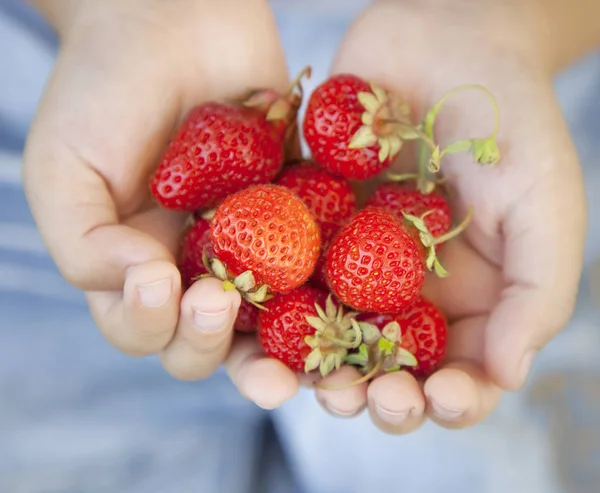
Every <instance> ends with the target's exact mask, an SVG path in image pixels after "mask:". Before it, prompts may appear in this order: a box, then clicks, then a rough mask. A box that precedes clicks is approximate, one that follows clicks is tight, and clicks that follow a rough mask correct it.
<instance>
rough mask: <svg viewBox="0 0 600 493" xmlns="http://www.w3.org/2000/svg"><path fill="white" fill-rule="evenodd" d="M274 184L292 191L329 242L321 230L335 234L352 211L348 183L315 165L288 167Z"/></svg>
mask: <svg viewBox="0 0 600 493" xmlns="http://www.w3.org/2000/svg"><path fill="white" fill-rule="evenodd" d="M276 183H277V184H278V185H281V186H284V187H286V188H289V189H290V190H293V191H294V192H296V194H297V195H298V196H299V197H300V198H301V199H302V200H303V201H304V203H305V204H306V205H307V206H308V208H309V209H310V211H311V212H312V213H313V214H314V216H315V218H316V219H317V222H318V223H319V226H321V228H322V233H323V238H324V239H329V238H328V237H326V236H325V231H327V232H329V231H332V232H333V233H335V230H337V229H339V228H341V227H342V226H344V225H345V224H346V223H347V222H348V220H349V219H350V217H352V215H353V214H354V213H355V212H356V196H355V195H354V191H353V190H352V187H351V186H350V183H349V182H348V181H347V180H346V179H345V178H342V177H339V176H336V175H334V174H332V173H330V172H329V171H327V170H325V169H323V168H321V167H320V166H318V165H317V164H314V163H311V162H302V163H300V164H296V165H293V166H289V167H287V168H285V169H284V170H283V172H282V173H281V175H280V176H279V178H278V179H277V180H276Z"/></svg>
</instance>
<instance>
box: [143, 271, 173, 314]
mask: <svg viewBox="0 0 600 493" xmlns="http://www.w3.org/2000/svg"><path fill="white" fill-rule="evenodd" d="M137 292H138V296H139V299H140V303H141V304H142V305H144V306H145V307H146V308H159V307H161V306H163V305H164V304H165V303H167V301H169V299H170V298H171V294H172V292H173V282H172V281H171V278H170V277H165V278H164V279H159V280H158V281H154V282H150V283H148V284H140V285H139V286H138V287H137Z"/></svg>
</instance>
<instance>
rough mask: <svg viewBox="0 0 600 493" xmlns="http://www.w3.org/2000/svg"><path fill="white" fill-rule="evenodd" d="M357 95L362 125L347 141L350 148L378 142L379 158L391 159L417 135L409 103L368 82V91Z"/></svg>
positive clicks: (380, 159)
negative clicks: (360, 107)
mask: <svg viewBox="0 0 600 493" xmlns="http://www.w3.org/2000/svg"><path fill="white" fill-rule="evenodd" d="M357 98H358V101H359V102H360V103H361V104H362V106H363V107H364V109H365V111H364V113H363V114H362V117H361V122H362V125H361V127H360V128H359V129H358V130H357V131H356V132H355V134H354V135H353V136H352V139H351V140H350V143H349V144H348V148H349V149H361V148H364V147H370V146H373V145H375V144H378V145H379V155H378V159H379V161H380V162H383V161H385V160H386V159H390V160H392V159H394V158H395V157H396V156H397V155H398V153H399V152H400V149H401V148H402V145H403V143H404V141H405V140H411V139H416V138H418V135H417V134H416V133H415V132H414V130H413V129H412V128H411V125H410V120H409V115H410V107H409V106H408V104H406V102H405V101H404V100H403V99H402V98H400V96H399V95H397V94H395V93H393V92H388V91H385V90H384V89H382V88H380V87H377V86H376V85H374V84H371V91H370V92H367V91H365V92H359V93H358V94H357ZM401 123H405V124H406V125H404V126H403V125H401Z"/></svg>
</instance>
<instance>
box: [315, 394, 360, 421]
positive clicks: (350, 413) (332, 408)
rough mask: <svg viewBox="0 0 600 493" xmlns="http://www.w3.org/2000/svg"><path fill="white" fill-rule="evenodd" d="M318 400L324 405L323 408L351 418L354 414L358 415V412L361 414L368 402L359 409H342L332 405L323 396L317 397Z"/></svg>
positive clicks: (331, 412)
mask: <svg viewBox="0 0 600 493" xmlns="http://www.w3.org/2000/svg"><path fill="white" fill-rule="evenodd" d="M317 400H318V401H319V404H321V406H323V408H324V409H325V410H326V411H327V412H329V413H330V414H334V415H336V416H340V417H343V418H351V417H352V416H356V415H357V414H360V413H361V412H363V411H364V409H365V408H366V404H365V405H364V406H361V407H359V408H358V409H340V408H338V407H336V406H332V405H331V404H329V402H327V401H326V400H325V399H323V398H322V397H317Z"/></svg>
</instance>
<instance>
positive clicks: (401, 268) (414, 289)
mask: <svg viewBox="0 0 600 493" xmlns="http://www.w3.org/2000/svg"><path fill="white" fill-rule="evenodd" d="M412 229H413V228H412V227H411V226H408V225H407V224H405V223H404V222H402V221H401V220H400V219H398V218H397V217H396V216H394V215H393V214H391V213H389V212H386V211H382V210H380V209H363V210H362V211H360V212H358V213H357V214H356V215H355V216H354V217H353V218H352V219H351V221H350V222H349V223H348V224H347V225H346V226H344V227H343V228H342V229H341V230H340V232H339V233H338V235H337V236H336V237H335V238H334V240H333V241H332V243H331V245H330V246H329V249H328V251H327V260H326V275H327V280H328V283H329V286H330V287H331V290H332V291H333V293H334V294H335V295H336V296H337V297H338V298H339V299H340V301H341V302H342V303H345V304H346V305H348V306H351V307H352V308H355V309H357V310H361V311H374V312H379V313H393V312H397V311H398V310H400V309H402V308H404V307H405V306H407V305H409V304H411V303H413V302H414V300H415V299H416V297H417V296H418V295H419V293H420V292H421V288H422V287H423V282H424V279H425V262H424V248H423V246H422V245H421V243H420V242H419V241H418V237H417V235H416V234H415V233H414V231H412Z"/></svg>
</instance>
